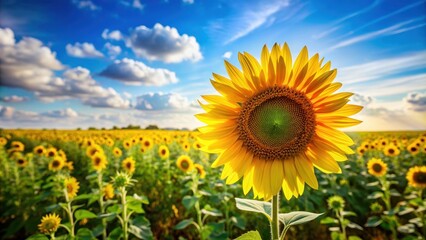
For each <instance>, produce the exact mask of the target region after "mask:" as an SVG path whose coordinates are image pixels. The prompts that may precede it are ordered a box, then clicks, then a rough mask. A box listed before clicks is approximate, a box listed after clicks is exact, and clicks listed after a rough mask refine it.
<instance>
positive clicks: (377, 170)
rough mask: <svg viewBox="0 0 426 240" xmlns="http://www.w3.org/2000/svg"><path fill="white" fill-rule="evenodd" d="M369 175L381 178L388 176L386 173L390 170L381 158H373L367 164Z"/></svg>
mask: <svg viewBox="0 0 426 240" xmlns="http://www.w3.org/2000/svg"><path fill="white" fill-rule="evenodd" d="M367 168H368V173H369V174H371V175H373V176H376V177H381V176H383V175H385V174H386V171H387V170H388V165H387V164H386V163H384V162H383V161H382V159H379V158H372V159H370V161H368V163H367Z"/></svg>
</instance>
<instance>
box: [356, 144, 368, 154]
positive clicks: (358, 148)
mask: <svg viewBox="0 0 426 240" xmlns="http://www.w3.org/2000/svg"><path fill="white" fill-rule="evenodd" d="M356 151H357V152H358V154H359V155H361V156H362V155H364V153H365V152H366V149H365V148H364V147H363V146H359V147H357V149H356Z"/></svg>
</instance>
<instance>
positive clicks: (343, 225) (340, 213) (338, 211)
mask: <svg viewBox="0 0 426 240" xmlns="http://www.w3.org/2000/svg"><path fill="white" fill-rule="evenodd" d="M341 211H343V209H340V210H337V211H336V215H337V218H338V219H339V222H340V227H341V228H342V235H343V237H344V240H346V226H345V217H344V216H343V214H342V212H341Z"/></svg>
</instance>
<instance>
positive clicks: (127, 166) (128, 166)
mask: <svg viewBox="0 0 426 240" xmlns="http://www.w3.org/2000/svg"><path fill="white" fill-rule="evenodd" d="M135 165H136V162H135V160H134V159H133V157H128V158H126V159H124V160H123V162H121V166H122V167H123V168H124V170H125V171H126V172H127V173H129V174H133V172H134V171H135Z"/></svg>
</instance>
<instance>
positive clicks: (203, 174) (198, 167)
mask: <svg viewBox="0 0 426 240" xmlns="http://www.w3.org/2000/svg"><path fill="white" fill-rule="evenodd" d="M194 168H195V170H197V173H198V175H200V178H205V177H206V171H205V170H204V167H203V165H201V164H198V163H195V164H194Z"/></svg>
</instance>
